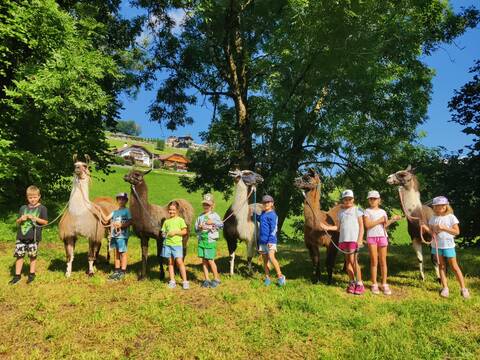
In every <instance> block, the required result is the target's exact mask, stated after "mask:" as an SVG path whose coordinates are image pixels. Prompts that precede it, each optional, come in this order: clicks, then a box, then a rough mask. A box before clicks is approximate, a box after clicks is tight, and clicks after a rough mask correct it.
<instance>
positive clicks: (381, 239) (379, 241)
mask: <svg viewBox="0 0 480 360" xmlns="http://www.w3.org/2000/svg"><path fill="white" fill-rule="evenodd" d="M367 244H368V245H377V246H378V247H385V246H388V238H387V237H386V236H371V237H367Z"/></svg>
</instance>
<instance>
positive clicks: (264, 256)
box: [262, 254, 270, 278]
mask: <svg viewBox="0 0 480 360" xmlns="http://www.w3.org/2000/svg"><path fill="white" fill-rule="evenodd" d="M262 259H263V269H264V270H265V276H266V277H267V278H268V277H270V268H269V266H268V254H262Z"/></svg>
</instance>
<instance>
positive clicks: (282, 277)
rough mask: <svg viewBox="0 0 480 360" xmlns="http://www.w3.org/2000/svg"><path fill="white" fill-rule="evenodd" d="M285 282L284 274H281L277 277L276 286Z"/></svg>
mask: <svg viewBox="0 0 480 360" xmlns="http://www.w3.org/2000/svg"><path fill="white" fill-rule="evenodd" d="M286 283H287V279H286V278H285V275H282V276H281V277H279V278H278V281H277V284H278V286H284V285H285V284H286Z"/></svg>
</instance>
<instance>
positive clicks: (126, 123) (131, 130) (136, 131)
mask: <svg viewBox="0 0 480 360" xmlns="http://www.w3.org/2000/svg"><path fill="white" fill-rule="evenodd" d="M115 130H116V131H118V132H121V133H123V134H127V135H132V136H138V135H140V133H141V132H142V128H141V127H140V125H138V124H137V123H136V122H135V121H133V120H119V121H117V124H116V125H115Z"/></svg>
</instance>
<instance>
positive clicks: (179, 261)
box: [175, 257, 187, 281]
mask: <svg viewBox="0 0 480 360" xmlns="http://www.w3.org/2000/svg"><path fill="white" fill-rule="evenodd" d="M175 261H176V262H177V266H178V269H179V270H180V276H181V277H182V280H183V281H187V270H186V269H185V264H184V263H183V258H181V257H179V258H176V259H175Z"/></svg>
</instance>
